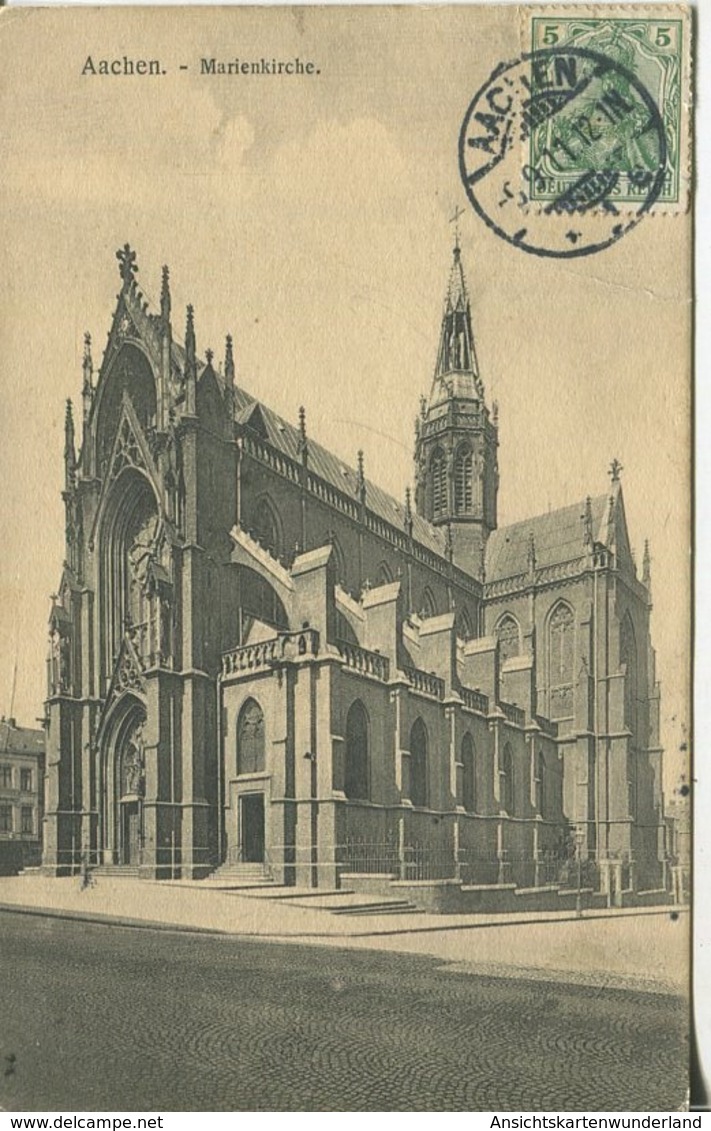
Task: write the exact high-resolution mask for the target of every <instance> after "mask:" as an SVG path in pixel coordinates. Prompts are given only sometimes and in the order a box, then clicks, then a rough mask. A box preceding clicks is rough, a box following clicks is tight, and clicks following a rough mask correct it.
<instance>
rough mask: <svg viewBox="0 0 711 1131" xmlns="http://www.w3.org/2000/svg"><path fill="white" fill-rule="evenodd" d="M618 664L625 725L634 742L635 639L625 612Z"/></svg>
mask: <svg viewBox="0 0 711 1131" xmlns="http://www.w3.org/2000/svg"><path fill="white" fill-rule="evenodd" d="M620 664H621V665H622V664H624V667H625V701H624V712H625V727H627V729H628V730H631V731H632V742H633V744H636V732H637V641H636V640H635V635H634V628H633V626H632V618H631V617H630V615H629V613H625V616H624V618H623V621H622V624H621V625H620Z"/></svg>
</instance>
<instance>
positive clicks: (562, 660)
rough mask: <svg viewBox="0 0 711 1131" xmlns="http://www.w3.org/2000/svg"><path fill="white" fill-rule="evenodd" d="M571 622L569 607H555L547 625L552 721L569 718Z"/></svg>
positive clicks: (570, 705)
mask: <svg viewBox="0 0 711 1131" xmlns="http://www.w3.org/2000/svg"><path fill="white" fill-rule="evenodd" d="M574 636H575V620H574V617H573V611H572V609H571V608H570V605H566V604H565V603H564V602H562V601H561V602H560V603H559V604H558V605H556V607H555V609H554V610H553V613H552V615H551V618H550V621H549V624H548V648H549V662H550V688H551V705H550V717H551V718H552V719H569V718H572V716H573V655H574Z"/></svg>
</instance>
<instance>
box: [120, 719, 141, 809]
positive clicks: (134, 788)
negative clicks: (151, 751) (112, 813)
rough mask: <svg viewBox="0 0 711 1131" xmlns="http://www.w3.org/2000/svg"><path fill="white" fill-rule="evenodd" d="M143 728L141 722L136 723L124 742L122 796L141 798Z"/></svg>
mask: <svg viewBox="0 0 711 1131" xmlns="http://www.w3.org/2000/svg"><path fill="white" fill-rule="evenodd" d="M143 726H144V724H143V722H140V723H136V725H135V726H134V728H133V730H132V731H131V733H130V734H129V736H128V738H127V740H126V747H125V750H124V754H123V759H122V771H123V773H122V778H123V780H122V783H121V785H122V787H123V788H122V791H121V792H122V795H123V796H126V795H135V796H137V797H142V796H143V791H144V787H145V779H146V770H145V743H144V739H143Z"/></svg>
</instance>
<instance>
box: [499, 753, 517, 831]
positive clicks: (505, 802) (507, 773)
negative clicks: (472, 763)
mask: <svg viewBox="0 0 711 1131" xmlns="http://www.w3.org/2000/svg"><path fill="white" fill-rule="evenodd" d="M499 776H500V784H501V788H500V797H501V808H502V809H503V810H504V812H506V813H508V815H509V816H510V817H511V816H513V813H514V770H513V754H512V752H511V747H510V745H509V744H508V742H507V743H506V745H505V746H504V753H503V757H502V759H501V770H500V771H499Z"/></svg>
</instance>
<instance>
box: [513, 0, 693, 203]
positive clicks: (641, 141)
mask: <svg viewBox="0 0 711 1131" xmlns="http://www.w3.org/2000/svg"><path fill="white" fill-rule="evenodd" d="M539 11H540V9H539ZM608 12H609V13H610V14H609V15H608ZM597 13H599V15H598V14H597ZM621 13H624V14H621ZM649 13H650V9H649V8H648V7H647V8H646V9H645V10H644V14H643V15H642V14H641V13H640V14H639V15H635V9H634V7H625V8H613V9H607V10H606V9H604V8H598V9H597V10H596V13H595V15H593V16H591V15H590V9H589V8H588V9H584V10H582V11H581V12H580V14H579V15H576V14H575V13H574V11H573V10H571V9H570V8H555V7H551V8H550V9H549V11H548V13H547V14H546V15H535V16H533V15H531V16H530V35H531V38H530V41H529V42H530V49H531V51H532V53H533V55H534V59H532V89H533V94H534V96H535V92H536V66H535V55H536V54H537V53H540V52H545V53H547V54H548V53H550V54H552V55H554V56H555V57H556V58H560V57H562V55H563V54H564V53H565V51H566V49H568V50H570V49H575V50H581V51H585V52H588V51H589V52H594V53H595V54H596V55H598V56H604V57H605V59H608V60H609V61H610V63H611V64H612V67H611V70H610V72H609V76H608V77H607V79H606V83H607V86H608V88H609V89H608V98H607V99H606V100H604V104H602V105H601V104H600V101H599V100H597V101H596V102H595V104H594V105H592V102H591V106H590V107H586V106H585V97H584V95H583V97H582V98H576V99H575V100H574V102H573V103H572V104H571V106H570V110H569V112H567V113H566V112H564V113H563V114H561V113H559V112H557V113H556V114H555V115H545V114H542V115H540V117H539V118H538V119H536V120H535V121H534V122H533V123H532V126H531V129H530V134H529V138H528V143H529V167H530V169H531V175H530V199H531V200H532V201H540V202H550V201H555V200H557V199H559V198H560V196H561V194H562V193H565V192H566V191H569V190H571V189H572V188H573V186H574V185H575V184H576V182H577V181H578V179H579V178H580V177H581V175H583V174H585V173H586V172H588V170H589V164H587V165H586V167H585V168H583V163H582V162H583V161H584V160H587V161H589V156H590V149H591V143H593V142H594V143H595V145H594V148H595V150H596V152H598V153H599V154H600V160H601V165H602V166H603V167H607V168H610V166H611V164H612V163H614V164H615V167H616V172H617V183H616V185H615V188H614V191H613V193H612V194H611V195H612V196H613V198H614V201H615V203H616V204H630V205H635V204H638V203H639V201H640V200H641V199H642V198H643V197H644V194H645V192H646V191H647V188H648V182H649V179H650V177H651V176H652V175H653V169H654V164H655V160H656V158H657V154H655V153H653V152H652V148H653V147H651V146H649V145H648V140H649V139H648V137H647V136H646V134H645V130H646V126H645V123H644V122H642V121H641V120H640V121H639V122H635V121H634V116H633V115H630V114H624V113H622V112H620V108H624V107H625V105H626V99H627V98H628V93H626V90H625V86H626V84H625V81H624V74H625V72H626V73H627V75H628V76H632V78H633V80H634V81H635V85H636V86H637V87H638V88H639V89H643V90H644V91H646V93H647V95H648V96H649V101H650V105H651V104H653V106H654V108H655V110H656V112H657V113H658V115H659V117H660V119H661V122H662V123H663V133H664V140H665V142H666V166H665V174H664V178H663V183H662V185H661V188H660V192H659V195H658V197H657V200H656V203H655V207H654V210H655V211H666V212H679V211H685V210H686V207H687V203H688V187H689V157H688V145H689V142H688V137H689V131H688V107H689V104H690V97H689V96H688V86H689V76H688V74H685V73H684V59H686V58H688V57H689V52H688V50H685V44H684V42H683V41H684V35H685V31H686V29H688V26H689V25H688V21H684V20H683V19H682V13H683V9H681V8H673V7H667V6H664V7H661V6H660V8H659V9H658V14H657V13H655V16H654V18H650V14H649ZM605 103H606V104H605ZM642 116H643V115H642ZM638 117H640V114H638ZM630 131H632V132H630ZM553 132H555V135H556V136H555V137H553ZM578 139H584V140H585V142H586V144H585V145H584V146H581V145H580V144H577V145H576V141H578ZM583 151H584V153H585V158H583V156H582V153H583Z"/></svg>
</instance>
